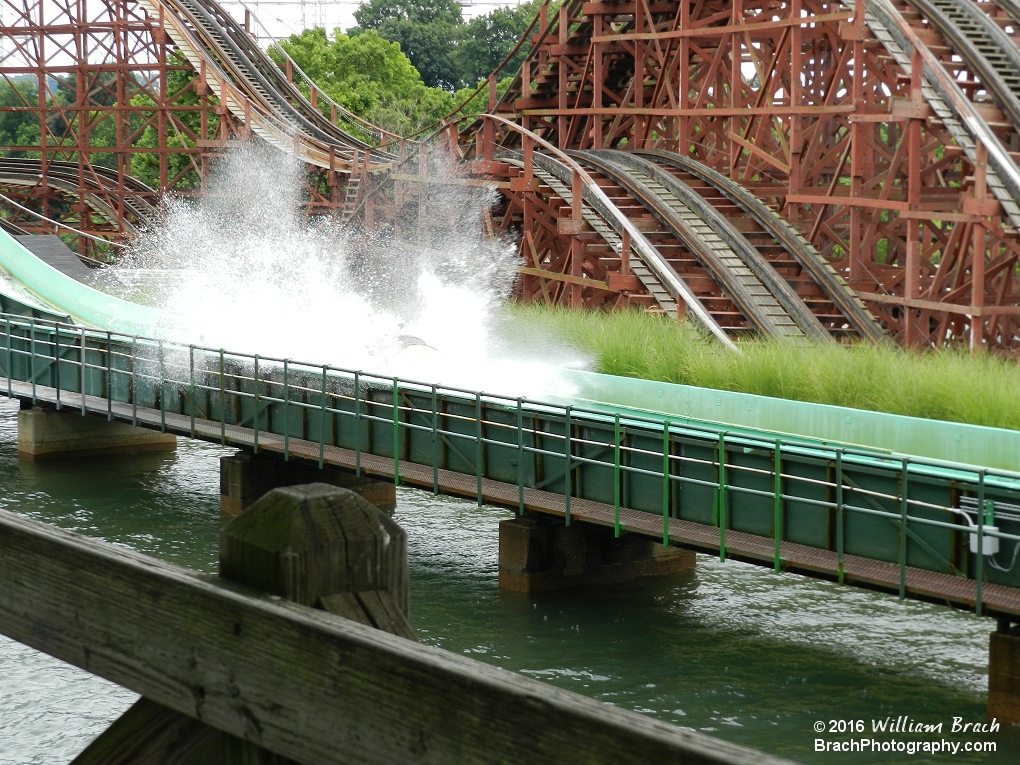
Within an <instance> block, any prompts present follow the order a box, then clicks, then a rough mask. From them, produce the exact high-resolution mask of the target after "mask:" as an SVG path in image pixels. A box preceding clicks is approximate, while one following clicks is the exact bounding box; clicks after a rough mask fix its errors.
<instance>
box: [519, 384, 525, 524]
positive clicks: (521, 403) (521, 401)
mask: <svg viewBox="0 0 1020 765" xmlns="http://www.w3.org/2000/svg"><path fill="white" fill-rule="evenodd" d="M517 515H524V399H523V398H518V399H517Z"/></svg>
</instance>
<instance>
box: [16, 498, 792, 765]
mask: <svg viewBox="0 0 1020 765" xmlns="http://www.w3.org/2000/svg"><path fill="white" fill-rule="evenodd" d="M0 633H3V634H5V635H7V636H9V637H11V638H13V639H15V640H18V641H20V642H22V643H24V644H26V645H28V646H31V647H32V648H35V649H37V650H40V651H43V652H45V653H48V654H50V655H51V656H55V657H56V658H59V659H61V660H63V661H66V662H69V663H71V664H74V665H75V666H78V667H81V668H82V669H85V670H87V671H89V672H92V673H93V674H96V675H99V676H100V677H104V678H106V679H107V680H110V681H112V682H115V683H118V684H119V685H122V686H124V687H126V688H129V689H131V690H133V691H135V692H137V693H140V694H142V695H144V696H146V697H147V698H149V699H151V700H153V701H155V702H156V703H158V704H162V705H164V706H166V707H168V708H170V709H172V710H176V711H178V712H181V713H183V714H187V715H189V716H191V717H195V718H196V719H199V720H201V721H202V722H204V723H207V724H209V725H211V726H213V727H215V728H217V729H219V730H222V731H224V732H226V733H229V734H231V735H234V736H238V737H240V738H243V739H246V740H248V741H251V742H253V743H255V744H258V745H259V746H263V747H265V748H267V749H269V750H271V751H273V752H276V753H278V754H281V755H284V756H286V757H290V758H292V759H294V760H296V761H298V762H302V763H306V764H307V765H319V763H380V765H381V764H382V763H387V764H389V763H394V762H400V763H445V764H448V765H456V763H479V764H480V765H481V764H484V763H505V764H506V765H518V763H521V762H542V763H559V762H562V763H577V762H584V763H590V764H591V765H598V764H599V763H605V764H606V765H610V764H612V765H617V764H618V763H649V762H655V763H660V762H662V763H692V764H693V763H747V764H748V765H750V763H762V764H763V765H767V764H768V763H778V762H781V760H778V759H776V758H773V757H770V756H767V755H763V754H761V753H759V752H754V751H752V750H748V749H745V748H743V747H738V746H735V745H732V744H727V743H724V742H720V741H717V740H714V739H712V738H709V737H708V736H705V735H702V734H698V733H694V732H689V731H685V730H682V729H680V728H678V727H676V726H674V725H670V724H668V723H664V722H661V721H658V720H654V719H651V718H648V717H644V716H642V715H639V714H637V713H634V712H629V711H626V710H622V709H617V708H615V707H612V706H610V705H608V704H603V703H600V702H597V701H593V700H591V699H586V698H584V697H581V696H579V695H577V694H573V693H569V692H567V691H563V690H560V689H557V688H553V687H551V686H547V685H544V684H542V683H540V682H538V681H535V680H532V679H530V678H525V677H520V676H518V675H515V674H513V673H511V672H506V671H504V670H500V669H497V668H494V667H490V666H488V665H485V664H482V663H480V662H477V661H474V660H472V659H469V658H466V657H463V656H458V655H456V654H450V653H447V652H444V651H441V650H439V649H437V648H432V647H429V646H422V645H420V644H418V643H414V642H411V641H408V640H404V639H402V638H399V637H395V636H392V635H388V634H386V633H383V632H380V631H378V630H375V629H371V628H369V627H365V626H362V625H359V624H356V623H354V622H350V621H348V620H345V619H341V618H339V617H336V616H332V615H330V614H327V613H325V612H322V611H319V610H316V609H312V608H309V607H307V606H302V605H298V604H294V603H288V602H286V601H284V600H282V599H280V598H279V596H275V597H274V596H270V595H264V594H261V593H258V592H256V591H252V590H250V589H249V588H246V587H242V586H240V585H236V584H233V583H229V582H226V581H224V580H222V579H219V578H217V577H214V576H209V575H202V574H198V573H195V572H192V571H189V570H187V569H183V568H180V567H178V566H174V565H172V564H169V563H165V562H163V561H159V560H155V559H152V558H149V557H147V556H144V555H141V554H139V553H136V552H133V551H130V550H125V549H122V548H119V547H116V546H113V545H109V544H106V543H103V542H98V541H96V540H91V539H88V538H85V537H82V536H79V535H76V534H73V533H71V532H67V531H63V530H60V529H56V528H53V527H50V526H46V525H45V524H41V523H38V522H35V521H31V520H28V519H26V518H22V517H20V516H18V515H15V514H13V513H10V512H7V511H3V510H0Z"/></svg>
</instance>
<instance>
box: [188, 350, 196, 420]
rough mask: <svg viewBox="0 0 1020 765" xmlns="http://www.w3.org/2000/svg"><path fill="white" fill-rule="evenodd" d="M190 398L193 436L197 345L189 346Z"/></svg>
mask: <svg viewBox="0 0 1020 765" xmlns="http://www.w3.org/2000/svg"><path fill="white" fill-rule="evenodd" d="M188 398H189V399H190V400H189V402H188V403H189V407H188V408H189V409H190V410H191V437H192V438H194V437H195V346H194V345H189V346H188Z"/></svg>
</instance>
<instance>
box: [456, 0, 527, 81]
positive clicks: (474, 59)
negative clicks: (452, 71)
mask: <svg viewBox="0 0 1020 765" xmlns="http://www.w3.org/2000/svg"><path fill="white" fill-rule="evenodd" d="M541 7H542V3H541V0H532V1H531V2H528V3H521V4H520V5H518V6H516V7H506V8H497V9H496V10H494V11H492V12H491V13H486V14H484V15H482V16H476V17H475V18H473V19H472V20H471V21H469V22H468V23H467V24H465V25H464V26H463V27H462V28H461V30H460V34H459V41H458V45H457V51H456V54H455V55H454V59H455V62H456V65H457V74H458V76H459V77H460V80H461V82H462V83H464V84H465V85H467V84H469V83H472V82H479V81H481V80H484V79H486V78H488V76H489V74H490V73H492V72H493V71H495V69H496V67H497V66H499V63H500V62H501V61H502V60H503V59H504V58H505V57H506V55H507V54H508V53H510V51H511V50H513V48H514V46H515V45H516V44H517V41H518V40H520V39H521V36H522V35H523V34H524V32H525V30H527V28H528V25H529V24H530V23H531V20H532V19H533V18H535V16H536V15H537V14H538V9H539V8H541ZM528 49H529V46H528V45H527V44H524V45H522V46H521V48H520V50H519V51H517V53H516V54H515V55H514V57H513V58H512V59H511V60H510V61H508V62H507V65H506V66H505V67H504V68H503V70H502V71H501V72H500V74H499V76H500V77H507V76H509V77H513V75H515V74H516V73H517V70H518V69H520V68H521V63H522V62H523V61H524V56H525V55H526V54H527V52H528Z"/></svg>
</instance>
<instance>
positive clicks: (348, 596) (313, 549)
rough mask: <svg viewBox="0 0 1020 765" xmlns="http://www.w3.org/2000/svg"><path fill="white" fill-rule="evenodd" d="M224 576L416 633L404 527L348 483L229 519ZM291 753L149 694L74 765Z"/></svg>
mask: <svg viewBox="0 0 1020 765" xmlns="http://www.w3.org/2000/svg"><path fill="white" fill-rule="evenodd" d="M220 576H221V577H223V578H225V579H229V580H231V581H233V582H237V583H238V584H243V585H247V586H249V587H254V588H257V589H259V590H264V591H266V592H270V593H273V594H275V595H278V596H279V597H281V598H285V599H287V600H291V601H294V602H296V603H301V604H303V605H306V606H315V607H317V608H322V609H324V610H326V611H329V612H331V613H334V614H336V615H338V616H343V617H345V618H347V619H352V620H354V621H357V622H360V623H362V624H367V625H368V626H371V627H375V628H377V629H381V630H383V631H385V632H390V633H392V634H394V635H399V636H401V637H405V638H409V639H411V640H413V639H414V632H413V630H412V629H411V625H410V623H409V622H408V616H409V584H408V565H407V534H406V532H405V531H404V530H403V529H402V528H400V526H398V525H397V524H396V523H395V522H394V521H392V520H391V519H390V518H388V517H387V516H386V515H385V514H384V513H383V512H382V511H381V510H379V509H378V508H377V507H375V506H373V505H372V504H370V503H369V502H368V501H367V500H365V499H364V498H362V497H361V496H359V495H358V494H356V493H354V492H352V491H348V490H347V489H341V488H338V487H336V486H331V485H329V484H325V483H314V484H308V485H304V486H290V487H285V488H279V489H274V490H272V491H271V492H269V493H268V494H266V495H265V496H264V497H262V499H260V500H259V501H257V502H256V503H255V504H253V505H252V506H251V507H249V508H248V509H247V510H246V511H245V512H244V513H242V514H241V515H239V516H236V517H234V518H232V519H231V520H229V521H228V522H227V523H226V524H225V525H224V527H223V529H222V531H221V533H220ZM237 627H238V629H241V625H237ZM292 762H293V761H292V760H288V759H287V758H285V757H281V756H279V755H276V754H273V753H272V752H270V751H268V750H266V749H263V748H262V747H260V746H258V745H257V744H253V743H252V742H250V741H245V740H244V739H241V738H238V737H236V736H231V735H229V734H227V733H223V732H221V731H219V730H217V729H215V728H213V727H211V726H209V725H206V724H205V723H202V722H200V721H198V720H196V719H194V718H192V717H189V716H187V715H184V714H181V713H180V712H175V711H174V710H172V709H168V708H167V707H165V706H162V705H161V704H157V703H156V702H155V701H151V700H149V699H146V698H144V697H143V698H141V699H139V700H138V701H137V702H136V703H135V704H134V705H133V706H131V708H130V709H128V710H127V711H126V712H125V713H124V714H123V715H121V717H120V718H118V719H117V720H116V721H114V723H113V724H112V725H111V726H110V727H109V728H107V729H106V730H105V731H104V732H103V733H102V734H101V735H100V736H99V737H98V738H97V739H96V740H95V741H93V742H92V744H90V745H89V746H88V747H87V748H86V749H85V751H83V752H82V753H81V754H80V755H79V756H78V757H77V758H75V760H74V762H73V763H72V765H132V764H139V763H145V765H194V764H195V763H201V764H202V765H213V764H214V763H217V764H218V763H224V765H228V764H229V765H288V764H289V763H292Z"/></svg>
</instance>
